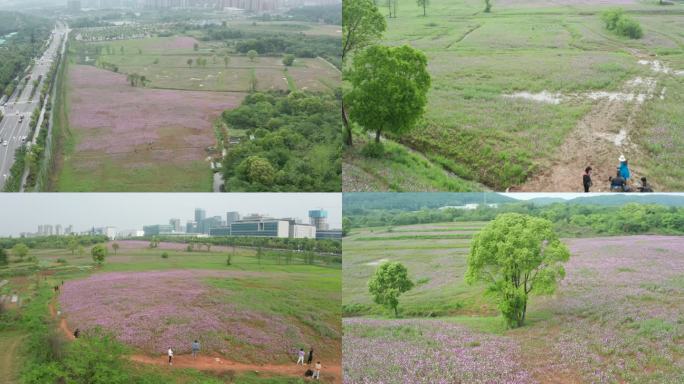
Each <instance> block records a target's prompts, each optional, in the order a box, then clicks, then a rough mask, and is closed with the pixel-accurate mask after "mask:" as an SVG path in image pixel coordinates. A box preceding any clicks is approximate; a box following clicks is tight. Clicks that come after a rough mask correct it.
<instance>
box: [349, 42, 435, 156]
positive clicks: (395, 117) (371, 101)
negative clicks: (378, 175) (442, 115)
mask: <svg viewBox="0 0 684 384" xmlns="http://www.w3.org/2000/svg"><path fill="white" fill-rule="evenodd" d="M348 79H349V81H350V82H351V84H352V89H351V91H350V92H349V93H348V94H347V95H345V102H346V103H347V104H348V105H349V109H350V114H349V116H350V117H351V119H352V120H353V121H356V122H357V123H359V124H360V125H361V126H362V127H363V129H364V130H366V131H375V140H376V142H379V141H380V134H381V133H382V132H391V133H393V134H396V135H400V134H402V133H404V132H407V131H409V130H410V129H412V128H413V127H414V126H415V124H416V123H417V122H418V120H419V119H420V118H421V117H422V116H423V113H424V111H425V105H426V104H427V92H428V90H429V88H430V74H429V73H428V71H427V58H426V57H425V54H423V53H422V52H421V51H418V50H416V49H414V48H411V47H409V46H407V45H403V46H400V47H386V46H379V45H376V46H372V47H369V48H367V49H365V50H364V51H362V52H361V53H359V54H357V55H356V56H355V57H354V63H353V65H352V69H351V71H350V72H349V74H348Z"/></svg>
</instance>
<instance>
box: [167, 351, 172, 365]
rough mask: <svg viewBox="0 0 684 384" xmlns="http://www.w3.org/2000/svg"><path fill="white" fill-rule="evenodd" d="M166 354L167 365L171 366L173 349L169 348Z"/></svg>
mask: <svg viewBox="0 0 684 384" xmlns="http://www.w3.org/2000/svg"><path fill="white" fill-rule="evenodd" d="M167 354H168V355H169V365H173V349H171V347H169V350H168V351H167Z"/></svg>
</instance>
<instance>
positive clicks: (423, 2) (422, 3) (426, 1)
mask: <svg viewBox="0 0 684 384" xmlns="http://www.w3.org/2000/svg"><path fill="white" fill-rule="evenodd" d="M416 3H417V4H418V6H419V7H423V16H427V7H428V5H430V0H416Z"/></svg>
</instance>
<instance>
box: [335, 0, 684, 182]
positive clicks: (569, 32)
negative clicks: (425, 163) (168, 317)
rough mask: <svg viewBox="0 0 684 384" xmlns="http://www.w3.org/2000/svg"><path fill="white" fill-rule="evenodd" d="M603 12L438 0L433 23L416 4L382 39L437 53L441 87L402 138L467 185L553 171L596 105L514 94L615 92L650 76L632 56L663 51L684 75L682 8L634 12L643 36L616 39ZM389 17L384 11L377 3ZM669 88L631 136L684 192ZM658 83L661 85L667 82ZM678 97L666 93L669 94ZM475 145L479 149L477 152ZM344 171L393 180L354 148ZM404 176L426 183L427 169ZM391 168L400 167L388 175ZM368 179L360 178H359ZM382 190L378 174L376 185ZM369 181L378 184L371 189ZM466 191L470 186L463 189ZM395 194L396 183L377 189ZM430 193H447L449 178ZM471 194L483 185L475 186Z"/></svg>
mask: <svg viewBox="0 0 684 384" xmlns="http://www.w3.org/2000/svg"><path fill="white" fill-rule="evenodd" d="M604 8H605V6H603V5H596V6H590V5H578V6H562V5H559V4H557V3H555V2H529V3H525V2H522V3H520V2H515V3H513V2H508V3H506V4H495V5H494V10H493V12H492V13H491V14H485V13H483V12H482V9H483V3H482V2H481V1H474V0H473V1H462V2H453V1H448V0H435V1H433V2H431V4H430V6H429V7H428V16H427V17H423V16H422V9H421V8H420V7H418V6H417V5H416V4H415V2H414V3H406V4H403V5H402V7H401V9H400V10H399V15H398V17H397V18H391V19H388V20H387V22H388V27H387V31H386V32H385V37H384V39H383V41H382V43H384V44H390V45H398V44H409V45H411V46H413V47H415V48H418V49H421V50H423V51H424V52H425V54H426V55H427V57H428V63H429V68H428V69H429V72H430V74H431V76H432V89H431V90H430V92H429V94H428V106H427V110H426V114H425V118H424V119H423V121H422V122H421V123H420V124H418V126H417V127H416V128H415V129H414V130H413V131H412V132H411V133H409V134H408V135H405V136H404V137H401V138H395V139H397V140H399V142H400V143H402V144H405V145H407V146H408V147H410V148H413V149H415V150H417V151H418V152H420V153H422V154H424V155H425V156H426V157H427V158H428V159H429V160H430V161H431V162H432V164H434V165H437V166H440V167H442V168H444V169H446V170H448V171H449V172H451V173H453V174H455V175H456V176H458V177H459V178H461V179H464V180H467V181H472V182H476V183H480V184H484V185H485V186H486V187H489V188H492V189H495V190H504V189H506V188H508V187H509V186H512V185H518V184H521V183H523V182H524V181H525V180H526V179H527V178H528V177H529V176H530V175H532V174H534V173H536V172H537V171H538V170H539V169H542V168H544V167H545V166H548V165H549V164H550V162H551V161H552V160H553V156H554V154H555V153H556V151H557V149H558V147H559V146H560V145H561V144H562V143H563V140H564V138H565V137H566V135H568V133H569V132H571V131H572V130H573V128H574V127H575V126H576V125H577V123H578V122H579V121H580V119H582V117H583V116H584V115H585V114H586V113H587V112H589V110H590V109H591V106H592V102H591V101H573V102H563V103H561V104H559V105H551V104H542V103H537V102H532V101H525V100H521V99H510V98H504V97H502V96H503V95H506V94H510V93H513V92H517V91H528V92H540V91H543V90H546V91H550V92H560V93H563V94H576V93H581V92H587V91H592V90H604V91H613V90H617V89H620V88H621V87H622V85H623V84H624V82H625V81H626V80H628V79H630V78H634V77H635V76H642V77H645V76H653V73H651V72H650V71H649V70H648V68H646V66H641V65H639V64H638V63H637V58H636V57H635V56H633V55H632V54H631V53H630V52H629V50H630V49H631V50H637V51H639V52H642V53H643V54H650V53H659V54H660V55H661V56H660V57H659V58H658V59H660V60H662V61H664V62H665V63H666V64H668V65H669V66H671V67H672V68H674V69H675V70H677V69H679V70H681V69H684V60H683V59H682V57H683V55H684V38H683V37H682V36H683V34H682V33H683V31H684V25H683V24H682V23H681V21H680V19H681V15H682V14H684V6H683V5H681V4H679V3H678V4H677V5H674V6H671V7H668V8H667V10H666V11H665V10H664V9H663V7H658V6H657V5H656V4H655V2H640V3H639V4H635V5H632V6H626V8H628V9H629V11H630V16H631V17H634V18H635V19H637V20H638V21H639V22H640V23H642V26H643V27H644V30H645V36H644V38H642V39H639V40H630V39H625V38H620V37H617V36H614V35H612V34H611V33H610V32H608V31H606V30H605V29H604V28H603V25H602V22H601V20H600V18H599V14H600V12H601V10H603V9H604ZM380 10H381V12H386V8H385V7H383V6H380ZM658 79H659V84H660V85H663V86H666V87H667V88H668V95H666V98H665V100H663V101H661V100H659V99H658V98H654V100H649V101H646V102H645V103H644V107H643V110H644V113H642V114H640V115H639V116H638V117H637V119H638V122H637V129H638V132H637V134H636V135H634V136H633V140H634V141H636V142H637V143H638V144H639V145H640V146H642V148H646V149H647V151H648V155H646V156H642V158H640V159H639V160H640V161H639V162H640V163H642V162H643V163H644V164H639V165H640V166H643V167H644V168H645V169H644V171H645V172H644V173H645V174H647V175H649V177H653V178H654V180H657V182H658V184H659V185H662V186H663V187H665V188H667V189H668V190H678V189H681V187H682V182H681V180H683V179H684V175H681V174H680V172H681V167H678V166H676V164H680V163H681V162H682V160H683V158H682V156H684V153H683V152H684V151H680V150H676V149H675V148H681V147H682V146H681V145H679V146H677V144H682V143H681V142H680V141H681V137H682V135H681V126H680V125H678V124H677V122H678V121H681V120H682V117H683V116H682V112H681V110H682V108H678V106H681V104H682V99H681V95H682V94H683V93H684V92H682V89H681V87H682V81H681V78H677V77H674V76H658ZM660 85H659V87H660ZM670 91H671V92H672V93H669V92H670ZM474 149H476V150H474ZM345 161H346V163H347V164H352V165H353V167H354V168H353V169H354V170H355V171H356V172H358V173H361V171H363V172H365V173H366V174H371V175H372V174H373V172H376V173H379V174H382V173H384V171H383V168H382V167H381V164H378V163H377V161H375V160H373V159H365V158H363V157H362V156H360V154H359V153H358V150H357V149H351V150H348V154H347V158H345ZM414 168H415V170H411V169H410V167H407V168H405V169H404V170H403V172H402V176H403V177H404V178H405V179H407V180H410V179H411V177H412V176H415V178H416V179H417V180H425V179H424V178H423V177H422V175H423V174H424V171H423V169H422V167H420V166H414ZM390 170H392V168H390ZM360 177H361V175H359V178H360ZM377 179H378V180H379V181H378V182H377V183H378V184H381V185H382V183H381V180H382V179H381V178H377ZM369 184H370V185H372V183H369ZM464 185H467V184H464ZM388 189H392V187H391V185H390V186H389V187H388V186H384V188H379V190H388ZM425 190H449V188H448V186H445V185H444V183H441V182H437V181H435V182H433V183H429V184H428V187H427V188H425ZM472 190H474V189H472Z"/></svg>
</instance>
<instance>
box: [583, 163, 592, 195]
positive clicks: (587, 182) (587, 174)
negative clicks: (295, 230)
mask: <svg viewBox="0 0 684 384" xmlns="http://www.w3.org/2000/svg"><path fill="white" fill-rule="evenodd" d="M582 184H583V185H584V192H585V193H587V192H589V188H591V167H586V168H585V169H584V174H583V175H582Z"/></svg>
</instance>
